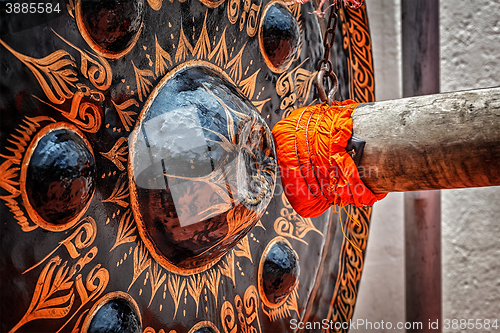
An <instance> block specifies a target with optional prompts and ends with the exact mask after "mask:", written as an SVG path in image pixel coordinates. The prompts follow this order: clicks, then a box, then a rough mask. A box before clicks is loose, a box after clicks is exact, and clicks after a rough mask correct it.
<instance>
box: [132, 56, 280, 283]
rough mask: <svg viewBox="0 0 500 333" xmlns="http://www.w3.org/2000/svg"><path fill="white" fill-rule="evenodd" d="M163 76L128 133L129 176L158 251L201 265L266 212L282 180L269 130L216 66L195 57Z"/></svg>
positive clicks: (137, 209)
mask: <svg viewBox="0 0 500 333" xmlns="http://www.w3.org/2000/svg"><path fill="white" fill-rule="evenodd" d="M173 73H174V74H171V75H169V76H167V77H165V78H164V79H163V80H162V81H161V82H160V83H159V85H158V86H157V88H156V90H155V91H154V92H153V93H152V94H151V96H150V99H149V100H148V101H147V102H146V104H145V106H144V108H143V110H142V112H141V115H140V116H139V119H140V121H139V123H138V125H137V126H136V128H135V129H134V130H133V131H132V133H131V135H130V137H129V147H130V148H129V149H130V159H129V166H128V167H129V184H130V193H131V202H132V207H133V211H134V216H135V218H136V220H137V221H138V225H139V232H140V235H141V237H142V239H143V241H144V242H145V244H146V245H147V246H148V248H149V250H150V251H151V253H152V255H153V256H154V257H155V259H156V260H157V261H158V262H159V263H161V264H162V265H163V266H164V267H165V268H167V269H169V270H171V271H174V272H176V273H180V274H192V273H194V272H200V271H202V270H205V269H207V268H208V267H210V266H211V265H213V264H214V263H215V261H216V259H218V258H220V257H221V256H222V255H223V254H225V253H226V252H227V251H228V250H229V249H230V248H231V247H232V246H234V244H236V243H237V242H238V241H239V240H240V239H241V238H242V237H243V236H244V235H245V234H246V233H247V232H248V230H250V229H251V228H252V227H253V226H254V225H255V223H257V221H258V219H259V218H260V216H261V215H262V214H263V212H264V210H265V209H266V207H267V204H268V203H269V201H270V200H271V197H272V195H273V192H274V186H275V180H276V179H275V173H276V160H275V150H274V144H273V141H272V138H271V133H270V130H269V128H268V126H267V124H266V123H265V122H264V120H263V119H262V118H261V117H260V115H259V114H258V113H257V111H256V110H255V107H254V106H253V105H252V104H251V102H250V101H248V99H247V98H246V97H245V96H244V95H243V94H241V93H240V92H239V91H238V90H237V88H236V87H235V86H234V85H232V84H231V83H229V82H230V78H229V77H228V76H227V75H225V74H223V72H222V71H219V70H217V67H215V66H213V65H210V64H208V63H203V62H192V63H190V64H188V66H182V67H180V68H179V69H178V70H174V71H173Z"/></svg>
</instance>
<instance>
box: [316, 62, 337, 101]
mask: <svg viewBox="0 0 500 333" xmlns="http://www.w3.org/2000/svg"><path fill="white" fill-rule="evenodd" d="M325 74H326V76H327V78H329V79H330V86H331V89H330V90H329V91H328V94H327V93H326V91H325V87H324V85H323V78H324V77H325ZM338 86H339V81H338V80H337V75H335V73H334V72H333V71H331V70H330V71H329V70H328V69H327V68H325V67H323V68H321V69H320V70H319V71H318V75H317V76H316V88H317V89H318V94H319V98H320V99H321V101H322V102H323V103H327V104H328V105H330V104H331V102H332V101H333V99H334V96H335V93H336V92H337V89H338Z"/></svg>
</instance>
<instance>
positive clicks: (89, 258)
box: [0, 0, 374, 333]
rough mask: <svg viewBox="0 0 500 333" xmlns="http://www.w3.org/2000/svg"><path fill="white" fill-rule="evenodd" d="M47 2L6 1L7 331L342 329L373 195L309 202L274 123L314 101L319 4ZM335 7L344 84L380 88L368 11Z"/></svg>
mask: <svg viewBox="0 0 500 333" xmlns="http://www.w3.org/2000/svg"><path fill="white" fill-rule="evenodd" d="M16 8H17V7H16ZM48 8H49V7H48V5H47V4H45V7H44V8H43V9H44V11H43V13H42V12H40V11H37V12H35V13H29V10H30V9H29V8H28V9H27V11H28V12H24V9H23V7H22V5H21V4H20V5H19V8H18V11H17V12H16V11H14V10H15V8H14V7H13V9H12V10H13V11H14V12H12V13H9V14H8V13H7V11H2V17H1V25H2V29H1V36H0V44H1V46H0V48H1V50H2V53H1V62H0V85H1V88H0V94H1V98H0V112H1V124H0V126H1V128H0V138H1V147H0V216H1V221H2V223H1V227H0V228H1V231H0V237H1V254H0V269H1V277H2V283H1V284H0V288H1V297H2V304H1V305H0V306H1V313H2V321H1V329H2V331H5V332H144V333H156V332H158V333H168V332H170V333H173V332H175V333H184V332H190V333H191V332H212V333H219V332H220V333H222V332H225V333H229V332H231V333H236V332H248V331H250V330H251V331H256V332H287V331H295V330H301V329H300V328H299V327H298V325H297V323H299V322H300V321H302V322H321V321H325V320H326V322H327V323H328V325H327V326H328V327H326V328H325V327H320V328H316V327H315V328H314V329H311V330H318V331H319V330H321V329H325V330H326V331H346V329H345V327H342V325H337V326H335V323H342V322H345V321H348V320H349V319H350V318H351V317H352V315H353V311H354V304H355V303H356V296H357V290H358V284H359V280H360V278H361V273H362V269H363V257H364V253H363V251H364V249H365V248H366V243H367V239H368V230H369V220H370V215H371V209H369V208H367V209H354V208H348V213H349V215H350V216H352V217H354V218H355V219H356V220H357V221H359V222H360V224H359V225H355V224H354V223H351V222H350V219H348V218H347V215H342V216H340V219H339V215H338V214H336V213H331V212H328V213H325V214H324V215H322V216H320V217H317V218H302V217H301V216H299V215H298V214H297V213H296V212H295V211H294V210H293V209H292V207H291V205H290V204H289V202H288V201H287V199H286V197H285V195H284V193H283V188H282V186H281V182H280V178H279V173H278V171H277V163H276V155H275V147H274V142H273V139H272V136H271V132H270V130H271V129H272V127H273V126H274V124H275V123H276V122H277V121H279V120H280V119H282V118H284V117H286V116H287V115H288V114H290V112H291V111H292V110H294V109H296V108H298V107H301V106H305V105H309V104H313V103H318V102H319V100H318V98H317V93H316V91H315V88H314V82H315V77H316V74H317V66H318V62H319V61H320V59H321V58H322V56H323V51H324V50H323V44H322V34H321V28H320V21H319V20H318V17H317V16H316V15H314V14H311V13H312V12H313V11H314V8H313V6H312V4H311V3H306V4H302V5H301V4H293V5H287V4H285V3H284V2H281V1H255V0H244V1H241V0H217V1H212V0H199V1H198V0H192V1H178V0H171V1H162V0H148V1H143V0H127V1H90V0H80V1H72V0H70V1H68V2H55V3H52V4H51V6H50V10H49V9H48ZM37 10H38V9H37ZM30 15H31V16H30ZM339 15H340V17H339V18H340V19H339V23H338V27H337V30H336V34H337V36H336V42H335V44H334V52H333V56H332V57H333V58H332V60H333V61H334V64H336V65H335V66H336V69H335V72H336V74H337V76H338V78H339V90H338V92H337V95H336V98H337V99H339V100H343V99H353V100H355V101H358V102H370V101H373V100H374V79H373V67H372V57H371V44H370V35H369V30H368V21H367V17H366V10H365V8H364V7H361V8H360V9H356V10H354V9H350V8H342V9H341V10H340V12H339ZM342 230H343V231H344V232H345V234H346V236H347V238H348V239H349V240H350V241H351V242H353V244H355V245H356V246H357V247H359V248H360V249H361V250H362V251H361V252H360V251H357V250H355V249H354V248H353V247H352V245H351V244H350V243H349V242H348V241H347V239H346V237H344V234H343V231H342ZM305 330H308V329H305Z"/></svg>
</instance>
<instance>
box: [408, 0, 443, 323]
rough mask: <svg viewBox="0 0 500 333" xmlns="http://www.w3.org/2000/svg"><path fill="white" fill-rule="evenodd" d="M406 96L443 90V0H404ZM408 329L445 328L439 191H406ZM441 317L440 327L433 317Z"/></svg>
mask: <svg viewBox="0 0 500 333" xmlns="http://www.w3.org/2000/svg"><path fill="white" fill-rule="evenodd" d="M401 14H402V19H401V22H402V38H403V40H402V51H403V56H402V63H403V97H410V96H419V95H427V94H435V93H438V92H439V0H402V3H401ZM405 259H406V262H405V266H406V267H405V269H406V321H407V322H421V323H422V324H423V325H422V328H420V329H407V330H406V331H407V332H417V331H418V332H431V331H432V332H441V331H442V329H441V319H442V293H441V193H440V191H422V192H408V193H405ZM436 321H439V325H438V327H439V330H435V329H433V328H435V327H432V328H431V326H430V325H431V323H435V322H436Z"/></svg>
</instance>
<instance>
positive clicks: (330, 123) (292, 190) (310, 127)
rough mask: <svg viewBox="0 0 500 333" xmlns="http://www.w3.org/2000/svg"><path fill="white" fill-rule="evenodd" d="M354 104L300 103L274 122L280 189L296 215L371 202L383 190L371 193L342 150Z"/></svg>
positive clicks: (316, 213)
mask: <svg viewBox="0 0 500 333" xmlns="http://www.w3.org/2000/svg"><path fill="white" fill-rule="evenodd" d="M358 105H359V103H355V102H354V101H351V100H346V101H344V102H333V106H328V105H324V104H318V105H313V106H306V107H303V108H300V109H297V110H295V111H293V112H292V113H291V114H290V115H289V116H288V117H287V118H285V119H283V120H281V121H279V122H278V123H277V124H276V125H275V126H274V128H273V136H274V140H275V142H276V152H277V156H278V163H279V166H280V171H281V182H282V184H283V190H284V192H285V195H286V196H287V198H288V201H289V202H290V204H291V205H292V207H293V208H294V209H295V211H296V212H297V213H299V214H300V215H301V216H302V217H316V216H319V215H321V214H322V213H323V212H325V211H326V210H327V209H328V208H329V207H330V206H331V205H333V204H335V205H338V206H346V205H350V204H352V205H354V206H357V207H361V206H363V205H368V206H372V205H373V204H374V203H375V202H376V201H377V200H380V199H383V198H384V197H385V196H386V195H387V193H383V194H374V193H372V191H370V189H368V188H367V187H366V186H365V184H363V182H362V181H361V179H360V176H359V173H358V169H357V168H356V165H355V164H354V161H353V159H352V158H351V156H350V155H349V154H348V153H347V152H346V151H345V147H346V146H347V141H348V140H349V139H350V138H351V135H352V117H351V115H352V113H353V112H354V110H355V109H356V107H357V106H358Z"/></svg>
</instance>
